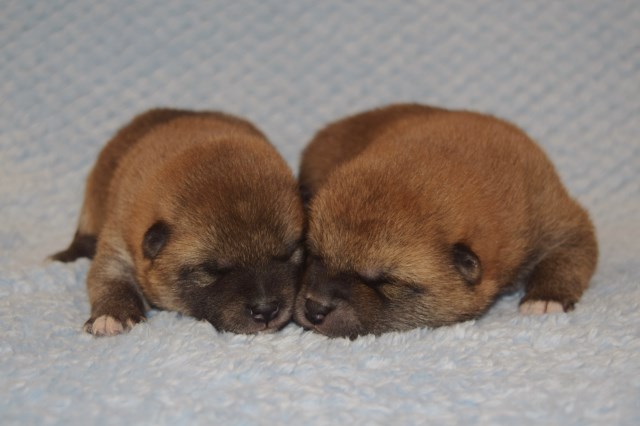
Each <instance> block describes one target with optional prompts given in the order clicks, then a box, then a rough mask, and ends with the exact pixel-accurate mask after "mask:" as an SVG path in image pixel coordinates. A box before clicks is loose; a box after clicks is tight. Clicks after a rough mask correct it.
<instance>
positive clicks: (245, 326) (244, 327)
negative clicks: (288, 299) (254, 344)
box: [207, 307, 292, 334]
mask: <svg viewBox="0 0 640 426" xmlns="http://www.w3.org/2000/svg"><path fill="white" fill-rule="evenodd" d="M291 316H292V308H291V307H289V308H287V309H284V310H281V312H280V313H279V315H278V316H277V317H276V318H274V319H273V320H271V321H269V322H268V323H266V324H265V323H263V322H259V321H254V320H253V319H251V318H243V319H242V320H241V321H239V320H237V319H229V320H227V321H223V323H222V324H220V321H212V320H209V319H207V321H208V322H209V323H210V324H211V325H213V327H214V328H215V329H216V330H218V331H225V332H231V333H237V334H263V333H264V334H268V333H275V332H276V331H278V330H281V329H282V328H284V327H285V326H286V325H287V324H288V323H289V321H291Z"/></svg>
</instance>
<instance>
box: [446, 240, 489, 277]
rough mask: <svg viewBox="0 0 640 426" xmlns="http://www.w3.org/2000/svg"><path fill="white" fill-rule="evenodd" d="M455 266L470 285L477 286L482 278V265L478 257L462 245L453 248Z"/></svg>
mask: <svg viewBox="0 0 640 426" xmlns="http://www.w3.org/2000/svg"><path fill="white" fill-rule="evenodd" d="M453 265H454V266H455V267H456V269H457V270H458V272H459V273H460V275H462V278H464V280H465V281H466V282H467V284H469V285H475V284H477V283H478V282H479V281H480V277H482V265H481V264H480V259H478V256H476V254H475V253H474V252H473V251H472V250H471V249H470V248H469V247H467V246H466V245H464V244H462V243H458V244H455V245H454V246H453Z"/></svg>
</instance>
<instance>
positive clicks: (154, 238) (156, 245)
mask: <svg viewBox="0 0 640 426" xmlns="http://www.w3.org/2000/svg"><path fill="white" fill-rule="evenodd" d="M169 234H170V229H169V225H167V224H166V223H165V222H163V221H161V220H159V221H158V222H156V223H154V224H153V225H151V227H150V228H149V229H148V230H147V232H146V233H145V234H144V238H143V239H142V253H143V254H144V257H145V258H147V259H155V257H156V256H157V255H158V253H160V250H162V247H164V245H165V244H166V243H167V240H168V239H169Z"/></svg>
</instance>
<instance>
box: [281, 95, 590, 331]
mask: <svg viewBox="0 0 640 426" xmlns="http://www.w3.org/2000/svg"><path fill="white" fill-rule="evenodd" d="M300 180H301V185H302V186H303V187H305V188H306V190H307V191H308V192H309V193H310V194H311V196H312V198H311V202H310V205H309V230H308V236H307V249H308V259H307V269H306V273H305V275H304V279H303V284H302V288H301V291H300V293H299V295H298V297H297V300H296V307H295V314H294V317H295V319H296V320H297V321H298V322H299V323H300V324H301V325H303V326H305V327H308V328H312V329H314V330H315V331H318V332H320V333H323V334H326V335H328V336H350V337H354V336H357V335H361V334H368V333H375V334H379V333H383V332H387V331H393V330H407V329H411V328H415V327H423V326H428V327H437V326H441V325H446V324H452V323H455V322H458V321H464V320H468V319H471V318H476V317H478V316H480V315H481V314H482V313H483V312H485V311H486V310H487V309H488V307H489V306H490V305H491V304H492V302H493V301H494V300H495V299H496V297H497V295H498V294H500V293H501V292H502V291H503V290H505V289H506V288H508V287H510V286H511V285H512V284H516V283H519V282H524V283H526V294H525V296H524V298H523V299H522V301H521V305H520V310H521V311H522V312H523V313H544V312H562V311H569V310H571V309H573V307H574V304H575V303H576V302H577V301H578V299H579V298H580V296H581V295H582V292H583V291H584V290H585V288H586V287H587V285H588V282H589V279H590V278H591V275H592V274H593V271H594V268H595V266H596V261H597V256H598V249H597V243H596V239H595V236H594V229H593V226H592V224H591V222H590V220H589V217H588V215H587V213H586V212H585V210H584V209H582V208H581V207H580V206H579V205H578V204H577V203H576V202H575V201H574V200H572V199H571V198H570V197H569V195H568V194H567V192H566V190H565V188H564V187H563V186H562V184H561V182H560V180H559V178H558V175H557V174H556V171H555V170H554V167H553V165H552V164H551V163H550V162H549V160H548V158H547V157H546V155H545V154H544V153H543V152H542V150H540V148H538V146H536V144H535V143H534V142H532V141H531V140H530V139H529V138H528V137H527V136H526V135H525V134H524V133H523V132H522V131H521V130H519V129H518V128H516V127H515V126H513V125H511V124H509V123H506V122H504V121H502V120H499V119H497V118H494V117H491V116H486V115H482V114H477V113H473V112H466V111H447V110H443V109H436V108H429V107H426V106H420V105H395V106H390V107H387V108H382V109H378V110H373V111H370V112H365V113H362V114H358V115H355V116H352V117H348V118H346V119H344V120H340V121H338V122H336V123H334V124H331V125H329V126H328V127H326V128H325V129H324V130H322V131H320V132H319V133H318V134H317V135H316V137H315V138H314V140H313V141H312V142H311V143H310V144H309V146H308V147H307V148H306V150H305V151H304V154H303V157H302V164H301V170H300Z"/></svg>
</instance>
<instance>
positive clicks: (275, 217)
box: [53, 109, 304, 335]
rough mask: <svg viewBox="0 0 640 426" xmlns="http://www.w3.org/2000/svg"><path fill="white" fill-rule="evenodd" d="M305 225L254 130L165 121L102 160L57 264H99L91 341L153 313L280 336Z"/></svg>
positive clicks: (281, 170) (207, 121) (176, 117)
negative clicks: (166, 311) (163, 311)
mask: <svg viewBox="0 0 640 426" xmlns="http://www.w3.org/2000/svg"><path fill="white" fill-rule="evenodd" d="M303 225H304V216H303V211H302V206H301V202H300V200H299V196H298V193H297V190H296V183H295V180H294V178H293V176H292V174H291V172H290V170H289V168H288V166H287V165H286V163H285V161H284V160H283V159H282V158H281V157H280V156H279V154H278V153H277V152H276V151H275V149H274V148H273V147H272V146H271V145H270V144H269V143H268V142H267V141H266V139H265V137H264V136H263V135H262V134H261V133H260V131H258V130H257V129H256V128H255V127H254V126H253V125H251V124H250V123H248V122H246V121H244V120H241V119H239V118H235V117H232V116H228V115H225V114H221V113H214V112H192V111H181V110H166V109H158V110H151V111H149V112H147V113H144V114H142V115H140V116H138V117H136V118H135V119H134V120H133V121H132V122H131V123H130V124H128V125H127V126H126V127H124V128H123V129H121V130H120V131H119V132H118V133H117V134H116V135H115V136H114V138H113V139H112V140H111V141H110V142H109V143H108V144H107V145H106V147H105V148H104V149H103V151H102V152H101V154H100V156H99V158H98V161H97V163H96V165H95V167H94V169H93V170H92V172H91V174H90V176H89V178H88V180H87V188H86V193H85V201H84V205H83V208H82V212H81V215H80V220H79V225H78V230H77V232H76V236H75V238H74V241H73V242H72V244H71V246H70V247H69V248H68V249H67V250H66V251H63V252H61V253H58V254H57V255H54V256H53V258H54V259H57V260H62V261H71V260H74V259H75V258H77V257H80V256H88V257H93V256H94V254H95V257H94V261H93V263H92V265H91V269H90V271H89V276H88V279H87V287H88V293H89V300H90V303H91V318H90V319H89V320H88V321H87V323H86V329H87V331H90V332H92V333H93V334H96V335H102V334H107V335H111V334H117V333H119V332H121V331H124V330H126V329H128V328H130V327H131V326H132V325H133V324H135V323H137V322H139V321H141V320H143V319H144V313H145V311H146V310H147V309H148V307H149V305H151V306H155V307H158V308H162V309H170V310H175V311H178V312H182V313H184V314H187V315H193V316H195V317H197V318H201V319H207V320H209V321H210V322H211V323H212V324H213V325H214V326H215V327H216V328H218V329H221V330H229V331H234V332H249V333H250V332H257V331H261V330H273V329H277V328H278V327H280V326H282V325H284V324H285V323H286V322H287V321H288V320H289V318H290V316H291V311H292V303H293V298H294V294H295V291H296V282H297V279H298V274H299V258H300V255H299V252H300V248H299V247H298V246H299V242H300V239H301V236H302V232H303ZM95 241H97V244H95V243H94V242H95Z"/></svg>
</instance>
